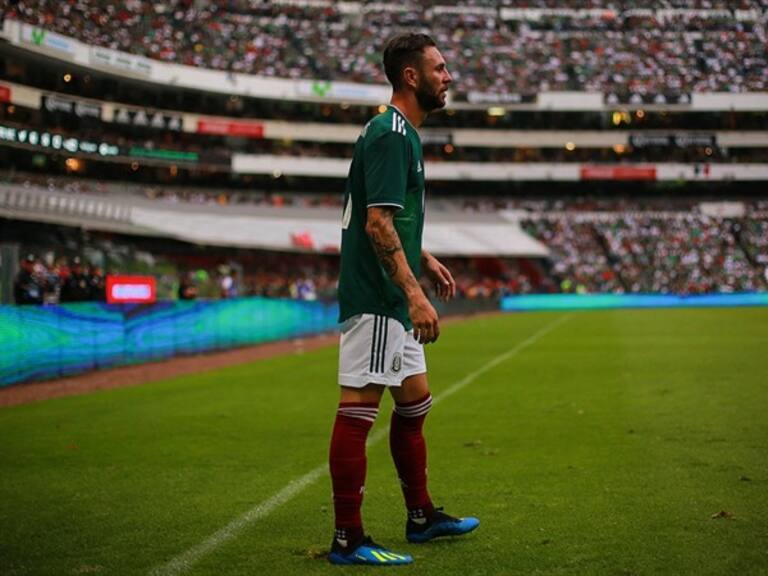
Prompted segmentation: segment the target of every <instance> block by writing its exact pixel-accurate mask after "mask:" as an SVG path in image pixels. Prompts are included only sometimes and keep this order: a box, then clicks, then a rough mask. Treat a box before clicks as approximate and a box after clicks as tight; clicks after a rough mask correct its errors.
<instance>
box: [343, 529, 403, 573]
mask: <svg viewBox="0 0 768 576" xmlns="http://www.w3.org/2000/svg"><path fill="white" fill-rule="evenodd" d="M350 548H351V547H350ZM328 561H329V562H330V563H331V564H363V565H368V566H399V565H402V564H410V563H411V562H413V557H412V556H410V555H408V554H397V553H395V552H391V551H389V550H387V549H386V548H384V546H381V545H380V544H376V542H374V541H373V540H371V537H370V536H366V537H365V538H363V541H362V542H361V543H360V544H358V545H357V547H355V548H353V549H351V550H345V549H344V548H343V547H342V546H341V545H339V544H338V541H337V540H334V541H333V545H332V546H331V552H330V553H329V554H328Z"/></svg>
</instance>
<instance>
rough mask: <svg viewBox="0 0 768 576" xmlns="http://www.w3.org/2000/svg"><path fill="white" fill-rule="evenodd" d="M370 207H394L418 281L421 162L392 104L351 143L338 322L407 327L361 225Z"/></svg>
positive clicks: (403, 304) (412, 133) (399, 298)
mask: <svg viewBox="0 0 768 576" xmlns="http://www.w3.org/2000/svg"><path fill="white" fill-rule="evenodd" d="M370 206H392V207H394V208H396V210H397V211H396V212H395V216H394V225H395V230H396V231H397V235H398V237H399V238H400V243H401V244H402V245H403V250H404V252H405V257H406V259H407V260H408V265H409V266H410V267H411V270H412V271H413V274H414V275H415V276H416V277H417V278H418V276H419V274H420V268H421V235H422V230H423V228H424V159H423V155H422V151H421V140H420V139H419V135H418V133H417V132H416V129H415V128H414V127H413V126H412V125H411V124H410V123H409V122H408V120H407V119H406V118H405V116H404V115H403V114H402V113H401V112H400V111H399V110H398V109H397V108H396V107H394V106H391V105H390V106H389V107H388V108H387V111H386V112H384V113H382V114H379V115H378V116H376V117H375V118H373V119H372V120H371V121H370V122H368V124H366V125H365V128H363V131H362V132H361V133H360V136H359V138H358V139H357V143H356V144H355V153H354V157H353V158H352V165H351V166H350V168H349V175H348V176H347V184H346V188H345V191H344V214H343V218H342V233H341V274H340V276H339V321H340V322H343V321H344V320H346V319H348V318H350V317H352V316H355V315H357V314H380V315H383V316H388V317H390V318H394V319H396V320H398V321H399V322H401V323H402V324H403V325H404V326H405V328H406V329H407V330H410V329H411V327H412V324H411V320H410V318H409V316H408V303H407V301H406V298H405V294H404V293H403V291H402V290H401V289H400V288H399V287H398V286H397V285H395V283H394V282H392V280H391V279H390V277H389V275H387V273H386V271H385V270H384V268H383V267H382V266H381V264H380V262H379V259H378V257H377V256H376V252H375V251H374V249H373V245H372V244H371V241H370V239H369V238H368V235H367V234H366V232H365V223H366V220H367V217H368V208H369V207H370Z"/></svg>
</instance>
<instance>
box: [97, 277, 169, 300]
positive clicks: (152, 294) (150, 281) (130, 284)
mask: <svg viewBox="0 0 768 576" xmlns="http://www.w3.org/2000/svg"><path fill="white" fill-rule="evenodd" d="M155 301H157V283H156V282H155V279H154V277H152V276H113V275H111V274H110V275H108V276H107V302H109V303H110V304H151V303H153V302H155Z"/></svg>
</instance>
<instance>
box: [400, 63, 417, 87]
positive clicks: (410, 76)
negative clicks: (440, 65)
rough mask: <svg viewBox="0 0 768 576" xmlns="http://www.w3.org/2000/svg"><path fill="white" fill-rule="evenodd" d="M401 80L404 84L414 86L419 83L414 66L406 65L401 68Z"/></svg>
mask: <svg viewBox="0 0 768 576" xmlns="http://www.w3.org/2000/svg"><path fill="white" fill-rule="evenodd" d="M403 80H404V81H405V84H406V85H408V86H411V87H412V88H416V86H417V85H418V83H419V73H418V72H417V70H416V68H415V67H413V66H406V67H405V68H403Z"/></svg>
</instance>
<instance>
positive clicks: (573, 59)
mask: <svg viewBox="0 0 768 576" xmlns="http://www.w3.org/2000/svg"><path fill="white" fill-rule="evenodd" d="M538 4H539V3H535V2H534V3H528V2H485V3H474V2H454V3H448V4H447V5H446V4H443V3H439V2H435V3H429V4H428V5H427V6H426V7H425V6H424V5H423V4H422V3H419V4H413V3H398V4H394V5H391V4H390V5H383V4H382V3H366V2H345V3H343V4H337V3H334V2H285V3H283V2H269V3H264V2H255V1H254V2H248V1H245V2H202V3H200V2H166V3H157V4H156V3H146V2H129V3H125V4H121V5H116V4H115V5H112V4H107V5H106V6H104V5H102V4H101V3H99V2H91V1H87V0H80V1H78V2H75V3H62V2H53V1H31V2H22V3H19V4H16V5H15V6H12V7H11V8H10V10H9V11H8V12H7V13H6V18H9V19H11V18H13V19H20V20H22V21H24V22H26V23H29V24H31V25H32V26H37V27H40V28H41V29H44V30H51V31H54V32H56V33H59V34H62V35H66V36H68V37H70V38H75V39H77V40H80V41H82V42H84V43H85V44H87V45H90V46H99V47H103V48H108V49H113V50H119V51H123V52H128V53H131V54H135V55H141V56H144V57H147V58H149V59H152V60H158V61H163V62H171V63H178V64H184V65H189V66H195V67H201V68H209V69H217V70H226V71H230V72H235V73H247V74H255V75H260V76H267V77H277V78H307V79H318V80H326V81H327V80H341V81H350V82H359V83H368V82H374V83H379V84H383V83H384V82H385V78H384V75H383V73H382V70H381V67H380V66H379V57H378V55H379V54H380V53H381V49H382V47H383V42H384V41H385V39H386V38H388V37H390V36H392V34H394V33H396V32H398V31H400V30H403V29H425V30H429V31H430V32H431V34H432V35H433V36H434V37H435V39H436V40H437V41H438V43H439V44H440V45H441V46H443V51H444V53H445V56H446V58H447V60H448V61H449V62H451V63H452V66H453V70H454V72H453V74H454V79H455V81H456V84H457V85H458V86H459V87H458V88H457V89H456V94H457V96H458V97H459V98H460V99H466V100H469V101H482V100H484V99H487V98H488V97H489V95H495V96H498V97H501V98H503V99H509V100H510V101H514V99H512V98H510V96H512V95H518V96H521V97H525V96H526V95H533V94H536V93H539V92H546V91H562V90H575V91H597V92H603V93H608V94H615V95H616V96H617V97H619V95H625V94H639V95H641V96H645V95H651V96H656V95H674V97H675V98H678V97H680V96H683V95H686V94H687V95H690V93H692V92H718V91H722V92H745V91H747V92H748V91H763V90H765V88H766V82H767V81H768V72H766V70H768V66H767V65H766V64H767V61H766V50H765V40H764V35H763V34H764V33H763V28H762V26H763V19H764V9H765V6H764V4H763V3H762V2H741V3H739V4H736V5H734V4H733V3H710V2H700V3H695V4H694V7H692V6H691V3H688V2H680V3H653V2H647V3H641V4H640V5H638V3H634V2H604V3H603V2H594V3H593V2H589V3H586V2H585V3H583V4H582V3H571V4H567V5H566V6H568V8H563V7H560V6H558V7H557V8H550V7H548V6H547V3H542V4H543V6H539V5H538ZM317 21H322V22H323V23H324V25H323V26H317V25H316V22H317Z"/></svg>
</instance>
